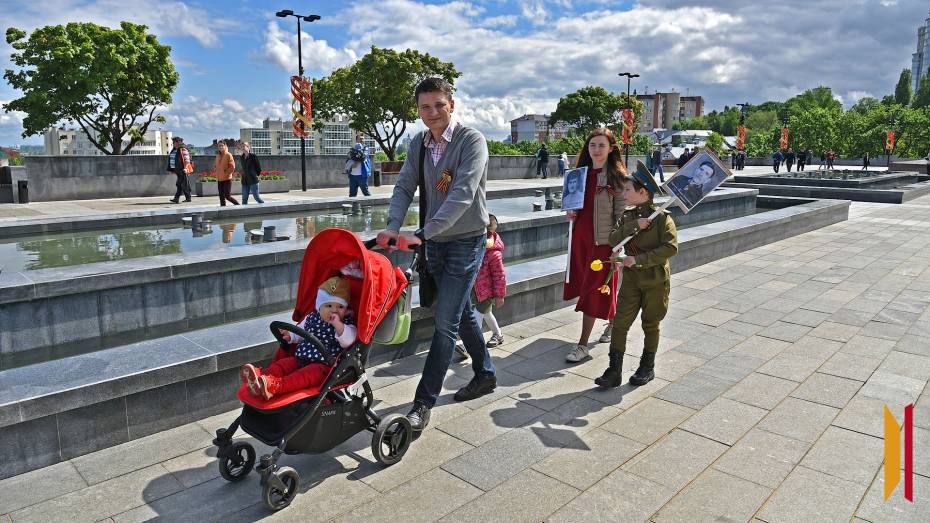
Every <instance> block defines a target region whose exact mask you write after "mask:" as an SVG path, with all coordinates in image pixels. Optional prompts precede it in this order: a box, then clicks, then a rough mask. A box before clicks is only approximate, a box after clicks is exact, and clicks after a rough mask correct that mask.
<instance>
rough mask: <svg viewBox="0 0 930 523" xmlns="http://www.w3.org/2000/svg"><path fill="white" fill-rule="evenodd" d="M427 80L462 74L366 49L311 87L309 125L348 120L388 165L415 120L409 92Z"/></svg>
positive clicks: (406, 54)
mask: <svg viewBox="0 0 930 523" xmlns="http://www.w3.org/2000/svg"><path fill="white" fill-rule="evenodd" d="M430 76H438V77H440V78H443V79H445V80H446V81H448V82H450V83H452V82H454V81H455V79H456V78H458V77H459V76H461V73H459V72H458V71H457V70H456V69H455V66H454V65H452V64H451V63H449V62H443V61H441V60H439V59H438V58H436V57H433V56H430V55H429V54H423V53H420V52H419V51H416V50H413V49H407V50H406V51H403V52H397V51H394V50H393V49H381V48H379V47H375V46H371V51H370V52H369V53H368V54H366V55H365V56H363V57H362V58H361V59H360V60H358V61H357V62H355V63H354V64H352V65H350V66H347V67H342V68H340V69H336V70H335V71H333V72H332V73H331V74H330V75H329V76H327V77H325V78H320V79H319V80H316V81H315V82H314V83H313V115H314V120H315V122H314V126H315V127H317V128H321V127H322V125H323V121H325V120H329V119H332V118H335V117H336V115H339V114H344V115H347V116H348V117H349V125H350V126H351V127H352V128H353V129H357V130H359V131H362V132H363V133H365V134H366V135H368V136H370V137H372V138H373V139H374V140H375V141H376V142H378V145H380V146H381V149H382V150H383V151H384V152H385V154H387V156H388V158H390V159H391V160H392V161H393V160H394V159H395V156H396V151H397V147H398V144H399V143H400V141H401V138H402V137H403V136H404V132H405V131H406V130H407V125H408V124H409V123H410V122H412V121H414V120H416V118H417V105H416V100H415V99H414V98H413V91H414V89H415V88H416V85H417V84H418V83H420V81H421V80H423V79H424V78H427V77H430Z"/></svg>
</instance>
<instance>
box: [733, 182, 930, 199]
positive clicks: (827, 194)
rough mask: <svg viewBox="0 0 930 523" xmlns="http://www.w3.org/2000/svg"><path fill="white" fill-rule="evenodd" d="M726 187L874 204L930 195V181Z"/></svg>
mask: <svg viewBox="0 0 930 523" xmlns="http://www.w3.org/2000/svg"><path fill="white" fill-rule="evenodd" d="M724 186H725V187H734V188H736V187H741V188H745V189H756V190H758V191H759V194H762V195H767V196H786V197H795V198H811V199H819V198H826V199H837V200H853V201H857V202H873V203H903V202H905V201H908V200H911V199H913V198H918V197H920V196H924V195H926V194H930V181H924V182H919V183H915V184H910V185H906V186H904V187H901V188H898V189H854V188H849V187H808V186H801V185H780V184H779V185H771V184H762V183H735V182H727V183H725V184H724Z"/></svg>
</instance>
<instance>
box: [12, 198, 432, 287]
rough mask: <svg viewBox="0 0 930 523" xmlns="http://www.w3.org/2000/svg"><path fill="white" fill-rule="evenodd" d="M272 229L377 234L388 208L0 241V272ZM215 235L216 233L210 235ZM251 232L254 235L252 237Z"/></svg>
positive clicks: (184, 246) (226, 242)
mask: <svg viewBox="0 0 930 523" xmlns="http://www.w3.org/2000/svg"><path fill="white" fill-rule="evenodd" d="M418 218H419V215H418V213H417V209H416V208H413V209H411V210H410V211H409V212H408V213H407V216H406V218H405V220H404V225H405V226H410V225H416V224H417V223H418ZM266 226H274V227H275V235H276V236H288V237H290V240H287V241H292V242H298V241H304V240H308V239H310V238H312V237H313V236H314V235H316V233H317V232H318V231H321V230H323V229H325V228H328V227H338V228H342V229H348V230H351V231H353V232H371V231H380V230H382V229H384V228H385V227H386V226H387V208H386V207H382V208H377V207H375V208H371V207H368V208H357V209H351V208H348V209H346V211H344V212H340V211H332V210H329V211H319V212H317V213H315V214H311V215H302V216H290V217H288V216H283V217H280V218H272V219H266V220H258V219H255V218H254V217H250V218H248V219H247V220H242V221H230V220H220V221H216V222H213V223H209V222H205V223H204V226H203V227H201V228H198V229H191V228H190V227H189V225H188V228H185V227H184V226H183V225H182V224H180V223H179V224H177V225H172V226H162V227H160V228H158V229H154V230H152V229H142V228H127V229H123V230H121V231H120V232H113V233H104V234H101V233H100V232H99V231H98V232H95V231H87V232H77V233H71V234H54V235H44V236H39V237H34V238H28V239H24V240H19V241H13V240H7V241H6V242H0V268H2V270H4V271H10V272H17V271H23V270H34V269H45V268H52V267H65V266H70V265H81V264H85V263H96V262H104V261H114V260H124V259H131V258H141V257H145V256H158V255H162V254H178V253H182V252H197V251H202V250H207V249H211V248H216V247H221V246H238V245H248V244H252V243H261V233H262V230H263V228H264V227H266ZM214 230H217V231H218V233H219V234H213V233H214ZM251 231H258V235H257V236H255V235H253V234H252V233H251Z"/></svg>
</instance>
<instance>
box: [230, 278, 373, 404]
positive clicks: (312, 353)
mask: <svg viewBox="0 0 930 523" xmlns="http://www.w3.org/2000/svg"><path fill="white" fill-rule="evenodd" d="M355 263H356V265H357V262H355ZM341 272H342V273H343V274H347V275H355V274H356V273H355V272H354V271H353V265H352V264H349V265H347V266H346V267H344V268H343V270H342V271H341ZM350 297H351V290H350V288H349V282H348V281H346V280H344V279H342V278H340V277H338V276H334V277H332V278H330V279H328V280H326V281H324V282H323V284H322V285H320V287H319V289H317V294H316V310H315V311H313V312H311V313H310V314H308V315H307V317H306V318H304V321H303V322H301V323H300V327H301V328H303V329H304V330H305V331H307V332H309V333H310V334H312V335H313V336H315V337H316V339H317V340H319V341H320V342H322V344H323V347H324V350H325V352H326V354H323V353H322V352H321V350H320V348H319V347H318V346H317V345H316V344H315V343H313V342H311V341H310V340H306V339H304V338H302V337H300V336H298V335H297V334H294V333H291V332H288V331H285V330H283V329H279V332H280V333H281V336H282V337H283V338H284V339H285V340H286V341H288V342H289V343H290V344H292V345H293V344H297V348H296V349H294V352H293V353H294V355H293V356H284V357H281V358H277V359H275V360H274V361H273V362H272V363H271V365H269V366H268V368H266V369H265V370H264V371H262V369H260V368H259V367H256V366H254V365H252V364H246V365H243V366H242V370H241V371H240V375H241V377H242V381H243V383H245V384H247V385H248V387H249V393H251V394H252V395H253V396H258V397H262V398H265V399H266V400H269V399H271V398H272V397H274V396H275V395H277V394H286V393H288V392H293V391H295V390H300V389H305V388H308V387H313V386H316V385H320V384H322V383H323V381H324V380H325V379H326V377H327V376H328V375H329V365H328V364H327V363H326V362H327V361H332V360H333V358H335V357H336V355H337V354H339V352H340V351H341V349H347V348H349V347H351V346H352V344H353V343H355V340H356V338H357V337H358V330H357V329H356V328H355V325H354V324H353V323H354V313H353V312H352V310H351V309H350V308H349V300H350Z"/></svg>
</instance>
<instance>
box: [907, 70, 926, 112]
mask: <svg viewBox="0 0 930 523" xmlns="http://www.w3.org/2000/svg"><path fill="white" fill-rule="evenodd" d="M911 106H912V107H914V108H917V109H920V108H922V107H930V74H925V75H923V77H921V79H920V85H918V86H917V92H916V93H914V100H913V101H912V102H911Z"/></svg>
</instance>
